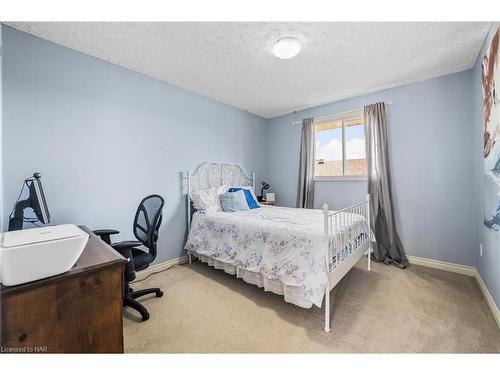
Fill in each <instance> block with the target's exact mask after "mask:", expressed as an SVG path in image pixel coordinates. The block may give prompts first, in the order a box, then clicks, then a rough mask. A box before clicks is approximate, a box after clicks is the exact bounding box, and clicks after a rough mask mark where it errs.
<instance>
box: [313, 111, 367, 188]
mask: <svg viewBox="0 0 500 375" xmlns="http://www.w3.org/2000/svg"><path fill="white" fill-rule="evenodd" d="M359 117H361V118H363V117H364V116H363V109H356V110H353V111H347V112H341V113H336V114H333V115H329V116H323V117H319V118H317V119H314V121H313V127H314V171H313V180H314V181H367V180H368V173H366V174H364V175H345V174H344V173H345V163H346V145H345V122H346V121H348V120H352V119H354V118H359ZM336 121H342V176H316V125H321V124H325V123H329V122H336ZM365 152H366V150H365ZM367 172H368V171H367Z"/></svg>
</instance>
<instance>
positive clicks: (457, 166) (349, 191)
mask: <svg viewBox="0 0 500 375" xmlns="http://www.w3.org/2000/svg"><path fill="white" fill-rule="evenodd" d="M471 100H472V74H471V71H465V72H461V73H456V74H452V75H448V76H444V77H439V78H435V79H431V80H427V81H423V82H418V83H414V84H410V85H405V86H400V87H396V88H392V89H389V90H384V91H380V92H376V93H372V94H368V95H364V96H360V97H356V98H352V99H348V100H344V101H340V102H336V103H331V104H327V105H323V106H320V107H316V108H311V109H307V110H304V111H300V112H297V113H295V114H288V115H284V116H280V117H277V118H274V119H272V120H270V125H269V130H268V132H267V141H268V148H269V154H268V158H267V159H268V165H269V177H268V179H269V182H270V183H271V184H272V188H273V190H275V192H276V194H277V198H278V200H279V202H278V203H280V204H282V205H288V206H294V205H295V198H296V191H297V173H298V158H299V145H300V125H292V122H294V121H297V120H300V119H302V118H304V117H309V116H311V117H319V116H324V115H329V114H334V113H338V112H343V111H349V110H354V109H358V108H361V107H362V106H363V105H365V104H369V103H373V102H376V101H386V102H391V101H394V102H395V103H394V104H393V105H391V106H390V109H389V124H388V137H389V152H390V162H391V170H392V188H393V196H394V206H395V212H396V224H397V227H398V230H399V233H400V236H401V240H402V242H403V245H404V247H405V249H406V251H407V253H408V254H411V255H416V256H420V257H425V258H431V259H436V260H442V261H447V262H453V263H459V264H465V265H474V257H473V253H472V251H471V249H472V246H473V226H472V214H473V205H472V197H473V182H472V158H471V153H472V144H471V136H472V129H471V123H472V114H471ZM365 194H366V181H339V182H321V181H319V182H316V187H315V206H316V207H320V206H321V205H322V204H323V203H325V202H327V203H328V204H329V205H330V207H333V208H340V207H343V206H346V205H349V204H352V203H354V202H356V201H360V200H362V199H363V198H364V195H365Z"/></svg>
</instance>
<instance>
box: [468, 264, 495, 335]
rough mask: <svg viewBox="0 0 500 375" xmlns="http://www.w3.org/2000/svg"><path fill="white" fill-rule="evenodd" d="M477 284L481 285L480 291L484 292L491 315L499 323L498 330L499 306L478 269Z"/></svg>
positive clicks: (476, 274)
mask: <svg viewBox="0 0 500 375" xmlns="http://www.w3.org/2000/svg"><path fill="white" fill-rule="evenodd" d="M474 277H475V279H476V281H477V283H478V284H479V289H481V292H483V295H484V299H485V300H486V303H487V304H488V307H489V308H490V311H491V314H492V315H493V317H494V318H495V320H496V322H497V326H498V328H500V311H499V310H498V306H497V304H496V303H495V300H494V299H493V297H492V296H491V294H490V291H489V290H488V288H487V287H486V284H485V283H484V281H483V278H482V277H481V275H480V274H479V272H478V271H477V269H476V273H475V275H474Z"/></svg>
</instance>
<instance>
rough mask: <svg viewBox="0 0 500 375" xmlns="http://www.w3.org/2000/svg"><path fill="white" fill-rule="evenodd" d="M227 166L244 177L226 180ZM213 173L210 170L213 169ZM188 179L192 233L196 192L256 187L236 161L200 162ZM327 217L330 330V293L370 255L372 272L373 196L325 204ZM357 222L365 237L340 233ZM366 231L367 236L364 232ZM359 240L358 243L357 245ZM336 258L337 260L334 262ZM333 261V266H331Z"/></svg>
mask: <svg viewBox="0 0 500 375" xmlns="http://www.w3.org/2000/svg"><path fill="white" fill-rule="evenodd" d="M219 167H220V171H217V173H218V175H215V176H214V175H211V176H210V177H209V178H208V181H200V180H201V178H200V176H203V174H205V178H206V177H207V175H206V172H207V171H206V170H207V169H209V168H212V169H213V170H212V174H213V171H215V170H216V169H218V168H219ZM224 169H232V170H233V171H234V170H239V172H240V176H239V180H238V181H236V183H232V181H228V180H225V178H227V177H228V176H227V175H226V174H225V173H224ZM209 172H210V171H209ZM186 178H187V198H186V203H187V228H188V233H189V230H190V229H191V216H192V215H191V214H192V206H191V198H190V194H191V193H192V192H194V191H197V190H201V189H208V188H211V187H215V186H220V185H224V184H228V185H235V184H242V182H245V183H246V184H250V183H251V186H252V187H253V189H254V190H255V173H252V175H249V174H248V173H247V172H246V170H245V168H243V167H242V166H241V165H239V164H236V163H214V162H206V163H202V164H200V165H199V166H198V167H197V168H196V170H195V172H194V173H193V174H190V173H189V171H187V173H186ZM197 179H198V181H196V182H197V183H196V182H195V183H194V184H195V185H196V189H194V190H193V188H192V185H193V181H194V180H197ZM322 209H323V216H324V233H325V236H324V238H325V241H326V244H327V246H326V249H327V250H326V252H325V263H326V267H327V269H328V270H329V272H328V282H327V288H326V292H325V326H324V330H325V331H326V332H330V330H331V329H330V292H331V290H332V289H333V288H334V287H335V286H336V285H337V284H338V282H339V281H340V280H342V278H343V277H344V276H345V275H346V274H347V272H349V270H350V269H351V268H352V267H353V266H354V265H355V264H356V263H357V262H358V260H359V259H360V258H361V257H362V256H363V254H367V257H368V271H371V253H372V252H373V249H372V245H371V230H370V195H369V194H367V195H366V199H365V200H364V201H362V202H360V203H358V204H355V205H353V206H350V207H346V208H344V209H342V210H339V211H333V212H332V211H330V209H329V207H328V205H327V204H326V203H325V204H324V205H323V207H322ZM359 216H363V217H364V218H365V219H366V220H365V221H362V222H359ZM353 225H358V226H361V228H360V231H359V232H360V233H362V234H361V238H358V235H357V233H358V232H357V231H355V234H354V238H353V235H352V233H351V231H347V232H349V233H348V234H346V233H343V232H339V231H338V229H339V228H345V227H347V228H351V227H352V226H353ZM363 233H364V235H363ZM356 243H357V246H355V245H356ZM188 259H189V263H191V262H192V254H191V252H190V251H188ZM333 259H335V263H334V264H333ZM330 264H332V268H331V269H330Z"/></svg>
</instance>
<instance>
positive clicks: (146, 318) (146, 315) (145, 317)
mask: <svg viewBox="0 0 500 375" xmlns="http://www.w3.org/2000/svg"><path fill="white" fill-rule="evenodd" d="M148 319H149V313H145V314H144V315H142V321H143V322H145V321H146V320H148Z"/></svg>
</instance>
